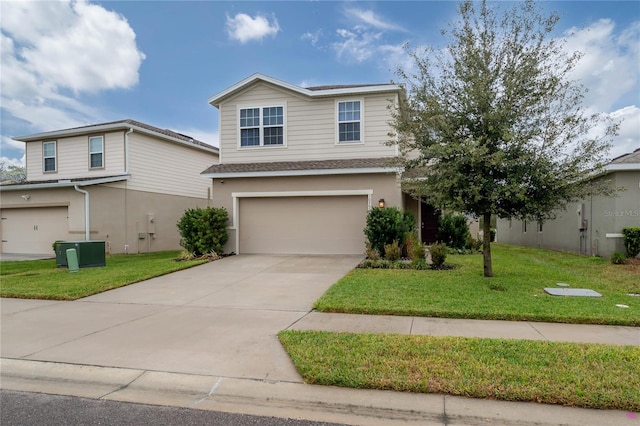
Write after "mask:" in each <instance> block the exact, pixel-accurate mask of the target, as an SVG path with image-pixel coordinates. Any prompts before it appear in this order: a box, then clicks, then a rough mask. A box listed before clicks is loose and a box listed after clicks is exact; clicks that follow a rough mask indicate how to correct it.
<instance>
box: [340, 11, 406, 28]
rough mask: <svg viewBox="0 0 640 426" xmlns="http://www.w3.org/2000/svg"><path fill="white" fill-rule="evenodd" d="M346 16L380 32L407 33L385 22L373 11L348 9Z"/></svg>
mask: <svg viewBox="0 0 640 426" xmlns="http://www.w3.org/2000/svg"><path fill="white" fill-rule="evenodd" d="M345 14H346V15H347V17H349V18H352V19H355V20H356V21H357V22H361V23H363V24H365V25H368V26H371V27H374V28H377V29H379V30H392V31H406V30H405V29H404V28H402V27H401V26H399V25H396V24H393V23H391V22H387V21H385V20H384V18H381V17H380V16H378V15H376V13H375V12H374V11H372V10H362V9H355V8H348V9H345Z"/></svg>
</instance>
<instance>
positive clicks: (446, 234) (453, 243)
mask: <svg viewBox="0 0 640 426" xmlns="http://www.w3.org/2000/svg"><path fill="white" fill-rule="evenodd" d="M470 236H471V234H470V233H469V225H467V218H466V216H463V215H459V214H457V215H454V214H451V213H447V214H446V215H444V216H442V217H440V220H439V221H438V240H439V241H440V242H443V243H445V244H446V245H447V246H449V247H452V248H455V249H462V248H464V246H465V244H466V242H467V238H468V237H470Z"/></svg>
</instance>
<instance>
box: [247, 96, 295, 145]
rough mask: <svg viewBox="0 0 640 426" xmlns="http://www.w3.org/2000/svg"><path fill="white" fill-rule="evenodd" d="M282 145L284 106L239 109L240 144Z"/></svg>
mask: <svg viewBox="0 0 640 426" xmlns="http://www.w3.org/2000/svg"><path fill="white" fill-rule="evenodd" d="M273 145H284V107H282V106H271V107H261V108H242V109H240V146H273Z"/></svg>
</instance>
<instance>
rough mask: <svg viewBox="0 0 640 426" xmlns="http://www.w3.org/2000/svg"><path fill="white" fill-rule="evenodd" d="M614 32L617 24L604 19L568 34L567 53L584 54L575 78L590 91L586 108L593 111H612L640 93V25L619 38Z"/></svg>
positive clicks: (587, 94) (585, 102)
mask: <svg viewBox="0 0 640 426" xmlns="http://www.w3.org/2000/svg"><path fill="white" fill-rule="evenodd" d="M614 30H615V24H614V22H613V21H611V20H609V19H601V20H599V21H597V22H595V23H593V24H591V25H590V26H588V27H586V28H584V29H580V30H578V29H576V28H571V29H569V30H567V31H566V32H565V39H566V41H567V43H566V46H565V47H566V50H567V52H571V53H572V52H575V51H579V52H582V53H583V57H582V58H581V59H580V61H579V62H578V64H577V66H576V68H575V69H574V71H573V75H572V76H573V77H574V78H577V79H579V80H580V82H581V83H582V84H583V85H584V86H585V88H587V89H588V92H587V93H586V94H585V98H584V105H585V106H587V107H588V108H589V110H592V111H609V110H610V109H611V108H612V107H615V105H616V102H618V101H619V100H620V99H621V98H622V97H623V96H625V95H626V94H628V93H630V92H634V91H637V90H638V80H639V76H640V65H639V64H640V55H639V51H640V48H639V47H638V39H639V38H640V23H638V22H636V23H634V24H632V25H631V26H630V27H628V28H627V29H625V30H624V31H622V32H621V33H620V34H619V35H617V34H616V33H615V32H614ZM636 99H637V97H636Z"/></svg>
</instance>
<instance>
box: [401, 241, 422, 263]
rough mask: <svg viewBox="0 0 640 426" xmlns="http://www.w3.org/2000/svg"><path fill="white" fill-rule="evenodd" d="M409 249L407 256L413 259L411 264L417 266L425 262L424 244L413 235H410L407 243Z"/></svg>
mask: <svg viewBox="0 0 640 426" xmlns="http://www.w3.org/2000/svg"><path fill="white" fill-rule="evenodd" d="M405 243H406V247H407V255H408V256H409V259H411V263H413V264H415V263H416V262H419V261H421V260H425V256H424V244H422V242H421V241H420V240H419V239H418V238H417V237H416V236H414V235H413V234H410V235H409V236H408V237H407V240H406V241H405Z"/></svg>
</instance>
